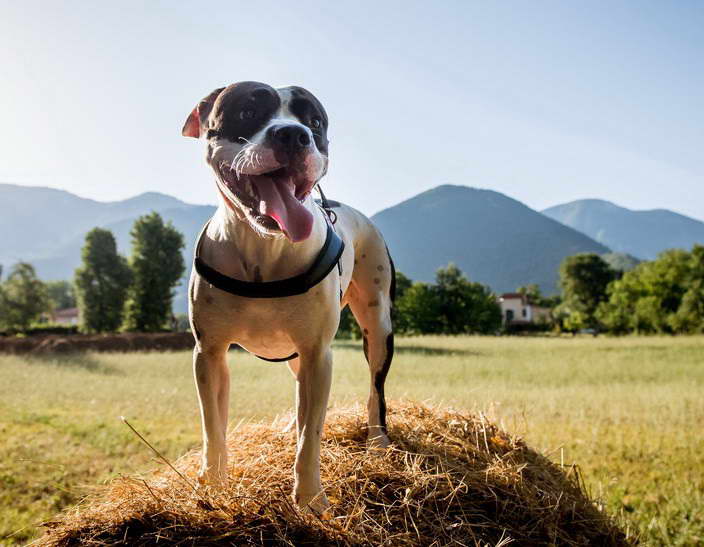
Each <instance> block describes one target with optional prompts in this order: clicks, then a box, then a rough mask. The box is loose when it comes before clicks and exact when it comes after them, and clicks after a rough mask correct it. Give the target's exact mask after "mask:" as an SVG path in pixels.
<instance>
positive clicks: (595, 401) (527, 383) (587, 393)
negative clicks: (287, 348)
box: [0, 337, 704, 545]
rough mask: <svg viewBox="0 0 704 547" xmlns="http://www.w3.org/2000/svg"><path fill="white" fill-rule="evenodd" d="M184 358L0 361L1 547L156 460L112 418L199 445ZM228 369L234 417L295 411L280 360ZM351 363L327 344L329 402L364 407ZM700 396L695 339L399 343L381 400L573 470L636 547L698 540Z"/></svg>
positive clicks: (169, 452)
mask: <svg viewBox="0 0 704 547" xmlns="http://www.w3.org/2000/svg"><path fill="white" fill-rule="evenodd" d="M190 360H191V356H190V353H188V352H179V353H152V354H148V353H145V354H134V353H133V354H89V355H84V356H75V357H65V358H32V359H28V358H26V357H14V356H0V434H1V435H2V436H1V439H2V440H1V441H0V543H15V542H16V543H24V542H26V541H27V540H29V539H31V538H32V537H34V536H35V535H36V534H37V533H38V529H37V527H36V523H38V522H40V521H42V520H45V519H49V518H51V516H52V515H53V514H55V513H56V512H57V511H59V510H61V509H62V508H64V507H66V506H67V505H70V504H72V503H75V502H77V501H78V500H79V499H80V498H81V497H82V496H83V495H84V494H85V493H86V492H89V491H90V490H91V488H94V487H95V485H98V484H100V483H101V482H104V481H105V480H107V479H109V478H111V477H114V476H117V475H119V474H130V473H134V472H138V471H143V470H145V469H148V468H150V467H151V466H154V465H156V464H155V463H154V462H153V461H152V459H151V455H150V453H149V452H148V451H147V450H146V449H145V448H144V446H143V445H141V444H140V443H139V441H138V440H137V439H136V438H135V437H134V435H133V434H131V433H130V432H129V431H128V429H127V428H126V427H125V426H124V425H123V424H122V423H121V422H120V420H119V416H120V415H124V416H126V417H128V418H129V419H130V422H131V423H132V424H133V425H134V426H135V427H137V428H138V429H139V430H140V431H141V432H142V433H143V434H144V435H145V436H147V438H148V439H150V441H151V442H152V443H153V444H155V445H156V446H157V447H158V448H159V449H160V450H162V451H163V453H164V454H165V455H166V456H168V457H170V458H176V457H177V456H178V455H180V454H181V453H183V452H184V451H185V450H186V449H188V448H191V447H193V446H195V445H196V444H197V443H198V441H199V437H200V429H199V427H200V426H199V417H198V411H197V401H196V396H195V391H194V387H193V381H192V378H191V364H190ZM230 361H231V365H232V367H231V368H232V404H231V407H232V417H231V420H232V421H233V422H237V421H239V420H240V419H245V420H250V419H251V420H256V419H268V418H273V417H274V416H276V415H277V414H281V413H285V412H287V411H289V410H290V409H291V407H292V404H293V393H294V392H293V389H294V388H293V380H292V378H291V376H290V374H289V372H288V370H287V368H286V367H285V366H284V365H276V364H269V363H265V362H262V361H258V360H256V359H254V358H252V357H250V356H248V355H245V354H242V353H235V352H233V353H231V354H230ZM363 363H364V361H363V357H362V353H361V345H360V344H359V343H356V342H339V343H338V344H337V345H336V352H335V373H334V379H333V389H332V397H331V404H337V403H349V402H351V401H362V402H363V401H365V399H366V395H367V390H368V383H369V376H368V373H367V369H366V365H365V364H363ZM703 395H704V337H680V338H664V337H663V338H622V339H612V338H598V339H592V338H576V339H567V338H515V337H505V338H493V337H485V338H482V337H457V338H448V337H418V338H405V339H400V340H399V341H398V349H397V354H396V358H395V360H394V364H393V366H392V369H391V373H390V376H389V380H388V383H387V397H388V398H390V399H395V398H403V397H406V398H411V399H415V400H421V401H423V400H431V401H434V402H442V403H444V404H447V405H452V406H455V407H459V408H463V409H468V410H474V411H481V412H484V413H485V414H487V415H488V417H489V418H490V419H492V420H494V421H496V422H497V423H499V424H501V425H502V426H503V427H504V428H505V429H507V430H508V431H510V432H511V433H514V434H520V435H522V436H523V437H524V438H525V439H526V440H527V442H528V443H529V444H531V445H532V446H534V447H535V448H538V449H540V450H542V451H543V452H544V453H545V454H546V455H548V456H549V457H550V458H551V459H553V460H554V461H556V462H564V463H565V464H566V465H567V464H572V463H576V464H578V465H579V468H580V469H581V471H582V474H583V477H584V480H585V482H586V484H587V487H588V489H589V490H590V492H591V494H592V495H593V496H595V497H597V498H598V499H599V500H600V501H601V502H602V503H603V504H604V505H605V506H606V508H607V509H608V510H609V511H611V512H612V513H614V514H617V515H619V518H621V519H623V520H622V522H623V524H624V526H625V527H628V528H629V530H630V531H631V532H632V533H635V534H638V535H640V537H641V538H642V540H643V541H644V543H645V544H648V545H650V544H652V545H699V544H702V543H704V397H703ZM392 404H393V403H391V405H392ZM391 405H390V406H391Z"/></svg>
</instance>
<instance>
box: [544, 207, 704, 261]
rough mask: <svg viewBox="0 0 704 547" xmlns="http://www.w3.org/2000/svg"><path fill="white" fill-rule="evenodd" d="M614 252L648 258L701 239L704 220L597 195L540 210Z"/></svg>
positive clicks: (703, 233) (703, 240)
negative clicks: (633, 207) (642, 208)
mask: <svg viewBox="0 0 704 547" xmlns="http://www.w3.org/2000/svg"><path fill="white" fill-rule="evenodd" d="M543 214H545V215H547V216H549V217H550V218H553V219H555V220H557V221H558V222H561V223H562V224H565V225H566V226H570V227H571V228H574V229H575V230H579V231H580V232H582V233H584V234H586V235H588V236H590V237H592V238H594V239H595V240H597V241H598V242H600V243H602V244H604V245H606V246H608V247H610V248H611V249H613V250H614V251H616V252H622V253H628V254H630V255H633V256H635V257H637V258H640V259H643V260H652V259H654V258H656V257H657V255H658V253H659V252H661V251H664V250H665V249H672V248H682V249H689V248H691V247H692V245H694V244H695V243H704V222H701V221H699V220H695V219H693V218H690V217H686V216H684V215H680V214H678V213H675V212H673V211H668V210H667V209H653V210H650V211H633V210H631V209H626V208H625V207H620V206H618V205H615V204H613V203H611V202H609V201H603V200H600V199H581V200H577V201H572V202H570V203H564V204H562V205H555V206H554V207H550V208H548V209H545V210H544V211H543Z"/></svg>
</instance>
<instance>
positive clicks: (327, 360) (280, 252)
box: [182, 82, 395, 511]
mask: <svg viewBox="0 0 704 547" xmlns="http://www.w3.org/2000/svg"><path fill="white" fill-rule="evenodd" d="M327 129H328V118H327V114H326V113H325V110H324V108H323V106H322V104H321V103H320V102H319V101H318V100H317V99H316V98H315V96H313V94H311V93H310V92H308V91H306V90H305V89H302V88H300V87H284V88H278V89H274V88H273V87H271V86H269V85H266V84H263V83H258V82H240V83H236V84H232V85H229V86H227V87H224V88H220V89H216V90H215V91H213V92H212V93H211V94H210V95H208V96H207V97H206V98H205V99H203V100H202V101H200V103H198V105H197V106H196V108H195V109H193V111H192V112H191V114H190V115H189V116H188V119H187V120H186V124H185V125H184V127H183V131H182V133H183V135H185V136H189V137H195V138H204V139H205V141H206V148H207V152H206V161H207V163H208V164H209V165H210V167H211V168H212V170H213V172H214V174H215V181H216V187H217V190H218V194H219V200H220V206H219V207H218V209H217V211H216V212H215V215H214V216H213V218H212V219H211V220H210V221H209V223H208V224H207V225H206V227H205V228H204V230H203V233H202V234H201V237H200V240H199V242H198V245H197V250H196V262H195V263H196V268H195V269H194V271H193V274H192V276H191V281H190V289H189V296H190V321H191V327H192V330H193V333H194V336H195V339H196V347H195V351H194V376H195V381H196V387H197V390H198V396H199V397H200V409H201V417H202V424H203V456H202V466H201V470H200V479H201V481H209V482H210V481H212V482H217V481H220V480H222V479H224V478H225V477H226V475H227V453H226V444H225V436H226V429H227V419H228V404H229V387H230V380H229V371H228V367H227V362H226V355H227V351H228V348H229V346H230V344H238V345H240V346H241V347H243V348H245V349H246V350H248V351H250V352H252V353H254V354H256V355H257V356H260V357H262V358H264V359H268V360H282V361H283V360H287V361H288V366H289V368H290V369H291V372H292V373H293V375H294V377H295V378H296V404H297V414H296V427H297V434H298V444H297V452H296V463H295V486H294V492H293V498H294V500H295V502H296V503H297V504H298V505H299V507H301V508H302V509H314V510H316V511H322V510H324V509H325V508H326V507H328V501H327V498H326V497H325V494H324V493H323V491H322V487H321V483H320V437H321V433H322V429H323V423H324V420H325V412H326V405H327V401H328V394H329V392H330V381H331V376H332V371H331V367H332V352H331V343H332V340H333V338H334V336H335V333H336V332H337V328H338V325H339V320H340V310H341V309H343V308H344V307H345V306H346V305H348V304H349V306H350V308H351V310H352V313H353V314H354V316H355V318H356V320H357V322H358V323H359V326H360V328H361V329H362V332H363V333H364V354H365V356H366V359H367V362H368V363H369V369H370V373H371V388H370V394H369V401H368V411H369V418H368V443H369V445H370V446H372V447H375V448H379V447H386V446H387V445H388V443H389V439H388V437H387V433H386V406H385V402H384V381H385V379H386V375H387V373H388V371H389V366H390V365H391V359H392V356H393V349H394V343H393V333H392V325H391V312H392V303H393V298H394V290H395V277H394V267H393V263H392V262H391V258H390V256H389V254H388V251H387V249H386V245H385V243H384V240H383V238H382V237H381V235H380V234H379V232H378V230H377V229H376V228H375V227H374V226H373V225H372V223H371V222H370V221H369V219H368V218H366V217H365V216H364V215H362V214H361V213H359V212H358V211H356V210H354V209H352V208H351V207H348V206H345V205H342V204H340V203H338V202H332V201H331V202H327V201H326V200H324V203H323V205H325V206H326V208H325V209H324V208H323V207H321V205H320V204H319V203H318V202H316V201H315V200H314V199H313V197H312V196H311V191H312V190H313V188H314V187H315V186H316V184H317V183H318V181H319V180H320V179H321V178H322V177H323V176H324V175H325V173H326V171H327V165H328V139H327ZM333 222H334V226H333ZM272 389H278V386H272Z"/></svg>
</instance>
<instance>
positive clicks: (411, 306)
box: [0, 213, 704, 337]
mask: <svg viewBox="0 0 704 547" xmlns="http://www.w3.org/2000/svg"><path fill="white" fill-rule="evenodd" d="M130 236H131V239H132V252H131V255H130V257H129V259H127V258H125V257H123V256H121V255H120V254H119V253H118V252H117V244H116V242H115V238H114V236H113V234H112V233H111V232H110V231H109V230H105V229H102V228H94V229H93V230H91V231H90V232H88V234H87V235H86V239H85V244H84V246H83V248H82V251H81V265H80V267H79V268H78V269H77V270H76V272H75V275H74V279H73V282H72V283H69V282H67V281H55V282H49V283H43V282H42V281H40V280H39V279H37V276H36V273H35V271H34V268H33V267H32V266H31V265H30V264H28V263H24V262H21V263H19V264H16V265H15V266H14V267H13V268H12V270H11V271H10V272H9V275H8V276H7V278H6V279H5V280H4V281H1V282H0V330H2V331H10V332H27V331H28V330H29V329H30V328H31V327H32V325H33V324H35V323H36V321H37V320H38V319H39V318H40V317H41V316H42V314H46V313H47V312H48V311H50V310H51V308H52V307H53V308H56V309H61V308H66V307H70V306H73V305H77V307H78V308H79V310H80V330H81V331H82V332H87V333H99V332H115V331H118V330H127V331H146V332H150V331H159V330H163V329H165V328H168V327H169V326H170V323H171V321H172V318H173V316H172V311H171V305H172V300H173V295H174V293H173V291H174V288H175V287H176V286H177V285H178V283H179V281H180V279H181V278H182V276H183V274H184V272H185V264H184V261H183V258H182V254H181V251H182V250H183V248H184V239H183V235H182V234H181V233H180V232H178V231H177V230H176V229H175V228H174V227H173V225H172V224H171V223H164V221H163V219H162V218H161V216H160V215H159V214H158V213H151V214H149V215H145V216H142V217H140V218H139V219H138V220H137V221H136V222H135V224H134V226H133V227H132V230H131V232H130ZM0 280H2V270H0ZM559 288H560V293H559V294H556V295H553V296H544V295H542V294H541V292H540V289H539V288H538V286H537V285H528V286H525V287H519V288H518V289H517V292H519V293H521V294H523V295H524V296H525V298H526V299H527V301H528V302H529V303H531V304H532V305H536V306H541V307H544V308H548V309H550V310H552V314H551V320H550V321H548V322H545V323H541V324H538V325H532V329H531V330H554V331H557V332H578V331H584V330H588V331H590V332H593V333H597V332H607V333H613V334H627V333H642V334H650V333H669V334H679V333H704V246H702V245H695V246H694V247H693V248H692V249H691V250H690V251H686V250H681V249H672V250H668V251H665V252H663V253H661V254H660V255H659V256H658V258H657V259H656V260H653V261H649V262H641V263H640V264H638V265H636V266H635V267H634V268H633V269H631V270H630V271H627V272H624V271H622V270H620V269H617V268H614V267H612V266H610V265H609V263H607V262H606V261H605V260H604V259H603V258H602V257H601V256H599V255H597V254H592V253H581V254H577V255H574V256H570V257H567V258H565V259H564V260H563V262H562V263H561V265H560V268H559ZM393 316H394V328H395V331H396V332H398V333H400V334H408V335H415V334H493V333H498V332H500V331H502V330H503V331H506V332H512V330H511V328H510V327H511V325H510V324H508V325H507V324H505V322H504V321H503V319H504V318H503V317H502V314H501V308H500V305H499V303H498V301H497V296H496V295H495V294H494V293H493V292H492V291H491V290H490V289H489V288H488V287H487V286H486V285H483V284H481V283H477V282H473V281H470V280H469V279H468V278H467V277H466V276H465V275H464V273H463V272H462V271H461V270H460V269H459V268H458V267H457V266H456V265H454V264H452V263H450V264H449V265H448V266H446V267H444V268H440V269H439V270H438V271H437V272H436V276H435V281H434V283H425V282H420V281H412V280H411V279H409V278H408V277H407V276H405V275H404V274H403V273H401V272H397V273H396V301H395V304H394V310H393ZM339 335H340V336H342V337H350V336H352V337H361V333H360V332H359V329H358V326H357V324H356V322H355V321H354V318H353V317H352V315H351V312H350V311H349V309H345V310H344V311H343V313H342V317H341V320H340V330H339Z"/></svg>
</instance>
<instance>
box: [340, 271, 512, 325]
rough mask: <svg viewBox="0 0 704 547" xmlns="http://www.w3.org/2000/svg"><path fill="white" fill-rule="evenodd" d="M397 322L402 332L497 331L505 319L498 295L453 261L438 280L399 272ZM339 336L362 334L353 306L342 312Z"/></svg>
mask: <svg viewBox="0 0 704 547" xmlns="http://www.w3.org/2000/svg"><path fill="white" fill-rule="evenodd" d="M393 322H394V331H395V332H397V333H399V334H408V335H414V334H494V333H496V332H498V331H499V330H500V329H501V323H502V318H501V308H500V307H499V305H498V303H497V300H496V295H495V294H494V293H492V292H491V290H490V289H489V288H488V287H487V286H486V285H482V284H481V283H477V282H473V281H470V280H469V279H467V277H466V276H465V275H464V273H462V271H461V270H460V269H459V268H458V267H457V266H456V265H455V264H453V263H450V264H448V265H447V266H446V267H444V268H440V269H439V270H437V272H436V274H435V283H424V282H421V281H415V282H414V281H411V280H410V279H409V278H408V277H406V276H405V275H404V274H403V273H401V272H396V301H395V303H394V309H393ZM338 335H339V336H340V337H353V338H360V337H361V333H360V332H359V327H358V325H357V323H356V322H355V320H354V318H353V317H352V313H351V312H350V310H349V308H345V310H344V311H343V313H342V316H341V318H340V329H339V334H338Z"/></svg>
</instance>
